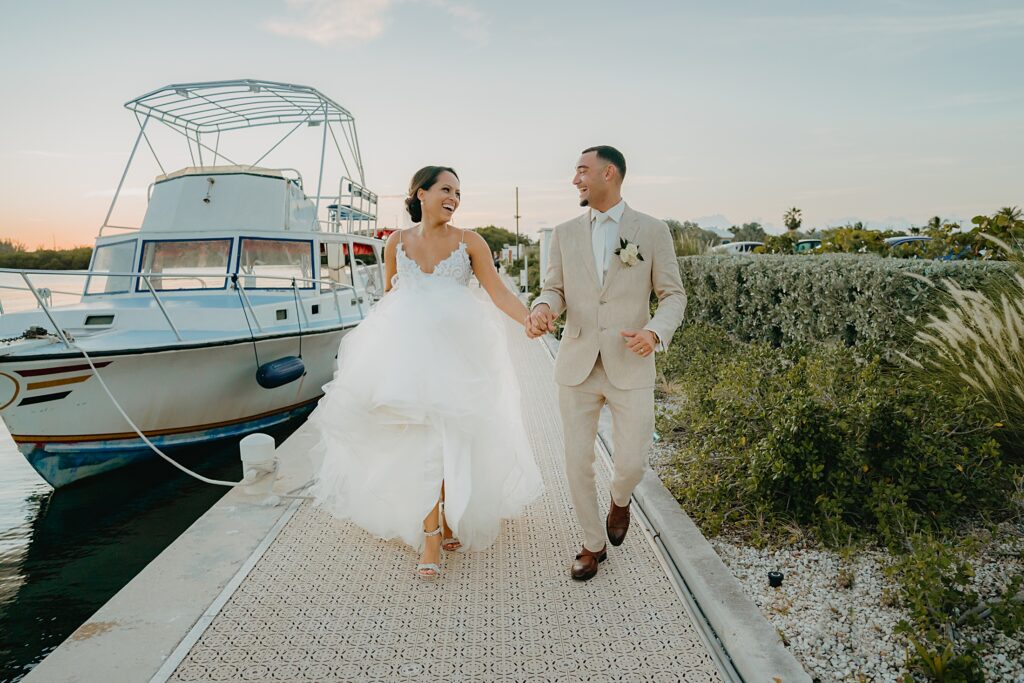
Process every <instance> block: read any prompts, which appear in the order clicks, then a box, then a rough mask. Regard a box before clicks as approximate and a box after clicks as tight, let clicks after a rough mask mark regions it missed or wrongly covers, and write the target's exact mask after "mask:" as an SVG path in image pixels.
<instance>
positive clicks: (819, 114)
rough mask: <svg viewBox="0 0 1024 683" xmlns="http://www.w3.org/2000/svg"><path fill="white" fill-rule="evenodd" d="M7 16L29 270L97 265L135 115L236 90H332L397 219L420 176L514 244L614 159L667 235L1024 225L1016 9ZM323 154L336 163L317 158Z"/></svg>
mask: <svg viewBox="0 0 1024 683" xmlns="http://www.w3.org/2000/svg"><path fill="white" fill-rule="evenodd" d="M0 12H2V20H0V70H2V74H3V82H4V96H3V107H2V109H0V111H2V117H3V118H2V124H3V125H2V126H0V169H2V170H0V174H2V175H0V180H2V182H0V238H5V237H8V238H13V239H16V240H18V241H21V242H23V243H25V244H26V245H27V246H28V247H29V248H30V249H32V248H35V247H37V246H43V245H45V246H51V245H52V244H56V245H58V246H70V245H74V244H90V243H91V242H92V239H93V237H94V236H95V234H96V231H97V228H98V226H99V225H100V223H101V222H102V220H103V217H104V215H105V213H106V209H107V203H108V202H109V198H110V196H111V193H112V192H113V189H114V187H115V186H116V184H117V181H118V178H119V176H120V173H121V170H122V168H123V164H124V162H125V161H126V160H127V156H128V153H129V151H130V146H131V143H132V142H133V140H134V136H135V133H136V131H137V126H136V123H135V120H134V117H133V116H132V115H131V114H130V113H129V112H128V111H126V110H125V109H124V108H123V106H122V105H123V104H124V102H126V101H128V100H130V99H132V98H134V97H136V96H138V95H141V94H143V93H145V92H148V91H150V90H153V89H155V88H158V87H161V86H163V85H167V84H170V83H177V82H190V81H205V80H218V79H230V78H258V79H267V80H276V81H285V82H293V83H301V84H305V85H311V86H313V87H316V88H318V89H320V90H321V91H323V92H324V93H325V94H327V95H328V96H330V97H332V98H333V99H335V100H336V101H337V102H339V103H340V104H341V105H342V106H344V107H346V108H348V109H349V110H350V111H351V112H352V113H353V114H354V115H355V117H356V124H357V128H358V130H359V138H360V143H361V147H362V152H363V157H364V161H365V165H366V175H367V185H368V186H369V187H370V188H371V189H373V190H375V191H377V192H378V193H380V194H381V195H402V194H404V192H405V191H406V189H407V183H408V181H409V178H410V176H411V175H412V173H413V172H414V171H415V170H416V169H417V168H419V167H420V166H423V165H426V164H445V165H451V166H454V167H455V168H456V169H457V170H458V171H459V174H460V175H461V177H462V190H463V204H462V207H461V208H460V210H459V212H458V213H457V214H456V216H455V223H456V224H457V225H460V226H463V227H474V226H478V225H486V224H492V223H493V224H496V225H501V226H504V227H508V228H513V227H514V221H513V218H512V217H513V214H514V191H515V187H516V186H517V185H518V186H519V188H520V202H521V206H520V213H521V215H522V216H523V218H522V222H521V226H522V229H523V230H524V231H525V232H528V233H530V232H535V231H536V230H537V229H539V228H541V227H545V226H552V225H555V224H557V223H559V222H561V221H563V220H566V219H568V218H570V217H572V216H574V215H577V214H578V213H579V211H580V209H579V207H578V206H577V203H576V201H575V197H576V193H575V191H574V189H573V188H572V186H571V185H570V180H571V178H572V173H573V165H574V162H575V161H576V158H577V156H578V154H579V152H580V150H581V149H583V148H584V147H587V146H590V145H594V144H612V145H615V146H616V147H619V148H620V149H621V150H622V151H623V152H624V153H625V155H626V158H627V161H628V164H629V174H628V176H627V179H626V187H625V191H624V195H625V197H626V200H627V201H628V202H629V203H630V204H631V205H632V206H633V207H635V208H637V209H639V210H641V211H644V212H646V213H650V214H653V215H656V216H658V217H662V218H669V217H671V218H677V219H679V220H698V221H702V222H703V223H706V224H716V223H717V224H725V223H733V224H739V223H742V222H746V221H751V220H758V221H761V222H763V223H766V224H769V225H770V226H780V227H781V225H782V214H783V212H784V211H785V210H786V209H787V208H788V207H790V206H798V207H800V208H802V209H803V214H804V225H805V227H812V226H816V227H824V226H827V225H835V224H841V223H844V222H846V221H848V220H857V219H860V220H864V221H870V222H872V223H873V224H874V223H877V224H884V223H895V224H896V225H897V226H898V227H899V226H900V225H902V224H905V223H908V222H909V223H915V224H923V223H924V222H925V221H927V219H928V218H929V217H931V216H933V215H940V216H943V217H946V218H954V219H957V218H959V219H966V220H969V219H970V217H971V216H973V215H975V214H978V213H991V212H993V211H995V210H997V209H998V208H999V207H1000V206H1005V205H1024V183H1022V179H1024V69H1022V68H1021V65H1022V64H1024V5H1022V4H1021V3H1020V2H1019V1H1016V0H1007V1H1003V2H999V1H989V0H979V1H978V2H972V3H963V2H950V1H945V0H891V1H879V0H866V1H865V2H860V3H849V2H818V3H804V2H789V1H786V0H782V1H780V2H774V3H764V2H754V1H748V2H723V3H714V4H712V3H707V2H682V1H680V2H642V1H638V2H634V3H624V2H575V1H573V2H541V1H539V0H537V1H534V0H526V1H523V2H514V3H512V2H484V1H480V0H253V1H247V2H241V1H224V2H215V3H211V2H197V1H193V0H182V1H180V2H175V3H140V2H104V1H98V2H92V3H84V2H47V1H42V2H32V3H26V2H13V1H5V2H0ZM314 130H315V129H314ZM305 144H306V145H307V147H308V150H312V151H315V150H316V149H317V147H318V140H317V139H316V136H315V134H314V135H313V136H312V137H309V138H308V139H306V141H305ZM181 147H182V149H184V147H183V145H182V146H181ZM296 149H298V148H296ZM251 151H252V153H253V154H258V153H259V152H261V151H262V150H259V149H255V148H254V149H252V150H251ZM295 154H296V155H295V156H294V157H288V158H278V159H275V161H277V162H279V163H280V165H282V166H296V165H297V166H299V167H300V169H301V170H302V171H303V173H304V175H305V176H306V177H307V179H308V178H312V177H315V174H316V168H315V166H313V167H310V165H309V164H310V163H312V162H311V159H312V156H310V157H309V158H308V159H307V158H306V155H305V153H302V154H300V153H298V152H296V153H295ZM171 156H172V157H173V156H174V155H171ZM146 161H147V163H145V164H141V165H140V168H139V173H138V174H137V175H136V176H133V177H131V178H129V180H128V181H127V183H126V190H127V193H128V195H129V196H128V199H129V201H128V203H127V204H126V207H127V210H128V213H129V214H131V213H132V212H135V216H134V218H133V217H132V216H131V215H128V216H126V217H125V218H124V220H125V221H131V220H134V221H135V222H138V220H139V219H140V218H141V211H142V210H143V209H144V204H145V197H144V195H145V188H146V186H147V185H148V184H149V183H150V182H152V179H153V177H154V176H155V175H156V173H157V172H158V169H157V168H156V167H155V166H153V165H152V164H150V163H148V159H147V160H146ZM147 164H148V165H147ZM180 165H185V164H184V162H182V163H181V164H180ZM168 170H170V169H168ZM308 186H309V181H308V180H307V187H308ZM400 208H401V207H400V201H399V199H397V198H387V199H385V200H384V202H383V204H382V206H381V210H380V220H381V223H382V224H384V225H388V226H390V225H393V224H394V223H395V222H396V220H397V221H399V222H402V221H403V217H402V215H401V211H400Z"/></svg>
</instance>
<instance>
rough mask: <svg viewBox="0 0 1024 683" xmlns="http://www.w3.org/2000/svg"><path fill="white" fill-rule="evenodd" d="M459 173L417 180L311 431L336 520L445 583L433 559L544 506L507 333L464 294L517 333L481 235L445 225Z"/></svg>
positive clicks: (456, 196)
mask: <svg viewBox="0 0 1024 683" xmlns="http://www.w3.org/2000/svg"><path fill="white" fill-rule="evenodd" d="M460 200H461V193H460V190H459V178H458V176H457V175H456V174H455V171H454V170H452V169H450V168H447V167H442V166H427V167H425V168H422V169H420V170H419V171H417V172H416V175H414V176H413V179H412V183H411V184H410V188H409V197H408V198H407V199H406V200H405V203H406V209H407V210H408V212H409V214H410V215H411V216H412V219H413V221H415V222H418V225H416V226H415V227H413V228H410V229H408V230H401V231H397V232H395V233H394V234H392V235H391V237H390V238H389V239H388V241H387V244H386V245H385V247H384V262H385V274H386V277H385V283H386V288H385V291H386V294H385V296H384V298H383V299H382V300H381V301H380V302H379V303H378V304H377V305H376V306H375V307H374V309H373V310H372V311H371V312H370V314H369V315H368V316H367V317H366V319H365V320H363V321H362V322H361V323H360V324H359V326H358V327H357V328H356V329H355V330H353V331H352V332H350V333H349V334H347V335H346V336H345V337H344V338H343V340H342V342H341V347H340V348H339V351H338V363H337V369H336V371H335V373H334V379H333V380H332V381H331V382H330V383H329V384H327V385H326V386H325V387H324V397H323V398H322V399H321V400H320V403H319V405H318V406H317V408H316V410H315V411H313V413H312V414H311V415H310V417H309V421H310V422H311V423H312V425H313V426H314V427H315V429H316V431H317V432H318V435H319V444H318V446H317V448H318V449H319V450H320V452H321V453H322V454H323V464H322V465H321V467H320V471H319V474H318V477H317V480H316V482H315V484H314V485H313V489H312V492H313V496H314V498H315V499H316V501H317V503H318V504H320V505H322V506H324V508H325V509H327V510H328V511H329V512H331V514H333V515H335V516H336V517H339V518H341V519H348V520H351V521H352V522H354V523H355V524H357V525H359V526H361V527H362V528H364V529H366V530H367V531H369V532H370V533H372V534H375V535H377V536H380V537H383V538H388V539H391V538H399V539H401V540H403V541H404V542H406V543H408V544H409V545H410V546H412V547H414V548H416V549H417V550H419V551H420V553H421V554H420V562H419V564H418V565H417V569H416V572H417V574H418V575H419V576H420V577H422V578H436V577H437V576H439V575H440V573H441V548H442V546H443V547H444V549H445V550H449V551H452V550H457V549H460V548H461V549H464V550H467V551H473V550H481V549H484V548H486V547H488V546H490V545H491V543H493V542H494V540H495V538H496V537H497V535H498V532H499V530H500V526H501V520H502V519H506V518H510V517H515V516H516V515H518V514H519V512H520V511H521V510H522V508H523V507H524V506H525V505H527V504H529V503H530V502H532V501H533V500H534V499H536V498H537V497H538V496H539V495H540V492H541V486H542V484H541V477H540V472H539V470H538V469H537V465H536V463H535V462H534V459H533V455H532V453H531V451H530V446H529V444H528V442H527V439H526V432H525V428H524V427H523V421H522V414H521V409H520V405H519V387H518V384H517V381H516V377H515V375H514V374H513V372H512V369H511V367H510V363H509V356H508V349H507V346H506V341H505V330H504V329H503V327H504V323H503V322H502V320H501V316H500V315H499V314H498V313H497V311H496V310H495V308H494V307H492V306H490V305H489V304H487V303H486V302H485V301H483V300H482V299H481V298H479V297H478V296H477V294H476V293H475V292H474V290H473V289H470V288H469V287H468V285H469V280H470V277H471V276H472V275H475V276H476V278H477V280H478V281H479V282H480V286H481V287H482V288H483V290H484V291H485V292H486V293H487V295H488V296H489V297H490V299H491V301H492V302H493V303H494V306H496V307H497V309H500V310H501V311H502V312H504V313H505V314H506V315H508V316H509V317H510V318H512V319H513V320H515V321H516V322H518V323H520V324H524V323H525V321H526V319H527V317H528V315H529V311H528V310H527V309H526V307H525V306H524V305H523V304H522V302H520V301H519V299H518V298H517V297H516V296H515V294H513V293H512V291H511V290H509V289H508V288H507V287H506V286H505V285H504V283H503V282H502V281H501V278H500V277H499V276H498V273H497V271H496V270H495V269H494V264H493V262H492V259H491V251H490V248H489V247H488V245H487V242H486V241H484V239H483V238H482V237H481V236H480V235H479V234H477V233H475V232H473V231H470V230H460V229H458V228H456V227H454V226H452V225H450V224H449V222H448V221H449V220H451V217H452V214H454V213H455V210H456V209H457V208H458V207H459V202H460Z"/></svg>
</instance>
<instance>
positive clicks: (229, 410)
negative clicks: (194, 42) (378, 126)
mask: <svg viewBox="0 0 1024 683" xmlns="http://www.w3.org/2000/svg"><path fill="white" fill-rule="evenodd" d="M125 106H126V107H127V108H128V109H130V110H131V111H133V112H134V113H135V115H136V119H137V120H138V122H139V126H140V128H139V134H138V137H137V138H136V140H135V145H134V147H133V149H132V153H131V155H130V157H129V160H128V164H127V166H126V167H125V171H124V174H123V175H122V177H121V182H120V183H119V184H118V188H117V191H116V192H115V195H114V199H113V201H112V203H111V206H110V210H109V211H108V212H107V217H106V219H105V220H104V222H103V225H102V227H101V228H100V232H99V236H98V237H97V239H96V242H95V249H94V251H93V254H92V260H91V263H90V266H89V269H88V270H87V271H70V272H69V271H22V270H9V269H6V270H0V302H3V301H4V299H5V298H9V297H11V296H15V295H17V294H20V295H21V296H22V298H23V299H24V298H26V297H27V298H28V301H29V302H30V307H29V308H28V309H27V310H21V311H17V310H12V307H11V306H10V305H8V306H7V307H6V310H5V311H4V313H3V315H0V418H2V419H3V420H4V422H5V423H6V425H7V427H8V429H9V430H10V432H11V434H12V436H13V437H14V441H15V442H16V443H17V445H18V447H19V448H20V450H21V451H22V453H24V455H25V457H26V458H27V459H28V461H29V463H30V464H31V465H32V466H33V467H34V468H35V469H36V471H37V472H39V474H40V475H42V477H43V478H44V479H46V481H48V482H49V483H50V484H51V485H53V486H54V487H60V486H65V485H67V484H70V483H72V482H75V481H78V480H80V479H82V478H85V477H90V476H94V475H97V474H100V473H102V472H107V471H110V470H112V469H115V468H119V467H123V466H125V465H128V464H130V463H133V462H136V461H139V460H142V459H145V458H149V457H153V453H152V451H151V450H150V448H149V447H148V446H146V445H145V443H144V442H143V440H142V439H141V438H140V437H139V435H138V433H137V432H136V431H135V427H134V426H133V425H132V424H131V423H134V425H135V426H137V427H138V428H139V429H140V430H141V431H142V432H143V433H144V434H145V435H146V436H147V437H148V438H149V439H150V440H151V441H152V442H153V443H154V444H155V445H157V446H158V447H160V448H161V449H163V450H171V451H173V450H174V449H175V448H181V447H185V446H191V445H196V444H199V443H204V442H209V441H212V440H217V439H232V438H235V439H237V438H238V437H240V436H242V435H245V434H248V433H250V432H253V431H257V430H262V429H265V428H267V427H269V426H271V425H275V424H279V423H282V422H285V421H288V420H291V419H294V418H300V417H302V416H304V415H305V414H307V413H308V412H309V411H310V410H312V408H313V407H314V406H315V404H316V402H317V400H318V399H319V397H320V396H321V393H322V392H321V387H322V385H324V384H325V383H326V382H328V381H329V380H330V378H331V375H332V372H333V368H334V363H335V358H336V354H337V352H338V346H339V342H340V340H341V338H342V336H343V335H344V334H345V333H346V332H347V331H349V330H351V329H352V328H353V327H354V326H356V325H357V324H358V323H359V322H360V321H361V320H362V319H363V317H364V315H365V314H366V313H367V311H368V309H369V307H370V306H372V305H373V303H374V302H375V301H376V300H377V299H379V297H380V296H381V295H382V293H383V287H382V286H381V285H382V280H383V270H382V265H381V264H382V251H381V250H382V245H383V242H382V241H381V238H382V237H383V235H382V233H381V232H380V231H378V229H377V222H376V205H377V196H376V195H375V194H374V193H372V192H370V191H369V190H367V189H366V188H365V187H364V178H363V165H362V160H361V157H360V153H359V146H358V138H357V137H356V135H355V121H354V119H353V117H352V115H351V114H350V113H349V112H348V111H346V110H345V109H344V108H342V107H341V106H339V105H338V104H336V103H335V102H334V101H332V100H331V99H329V98H328V97H326V96H324V95H323V94H321V93H320V92H319V91H317V90H315V89H313V88H310V87H306V86H299V85H292V84H286V83H274V82H268V81H256V80H239V81H218V82H207V83H187V84H177V85H170V86H167V87H165V88H160V89H159V90H155V91H153V92H151V93H148V94H146V95H143V96H142V97H139V98H136V99H134V100H132V101H130V102H128V103H127V104H126V105H125ZM147 124H149V125H150V129H151V130H152V128H153V127H154V126H155V125H156V124H163V125H164V126H166V127H167V128H169V129H170V130H172V131H174V132H176V133H180V134H181V135H182V136H184V138H185V140H186V142H187V144H188V148H189V154H190V155H191V158H192V159H195V162H194V163H193V164H192V165H189V166H187V167H185V168H180V169H178V170H174V171H172V172H164V173H161V174H160V175H159V176H158V177H157V178H156V180H155V181H154V182H153V183H152V184H151V185H150V187H149V192H148V204H147V206H146V209H145V216H144V218H143V220H142V223H141V225H140V226H138V227H129V226H116V225H112V224H111V223H110V219H111V215H112V213H113V211H114V207H115V205H116V204H117V202H118V198H119V196H120V195H121V192H122V187H123V185H124V182H125V177H126V176H127V175H128V170H129V168H130V167H131V166H132V162H133V159H135V156H136V153H137V152H138V151H139V150H140V143H142V142H144V143H145V146H146V147H148V148H149V149H150V150H151V151H153V155H154V158H156V160H157V163H158V164H159V163H160V158H159V157H158V156H157V155H156V151H155V150H154V149H153V145H152V142H151V137H152V136H151V135H149V134H147ZM268 125H276V126H282V127H284V128H285V129H287V134H286V135H285V136H284V138H282V140H284V139H286V138H288V137H289V136H291V135H292V134H293V133H295V132H296V131H298V130H305V129H308V128H317V130H316V131H315V132H316V133H317V135H316V137H317V138H318V139H317V143H318V146H319V148H320V155H319V156H320V168H319V178H318V181H317V189H316V194H313V195H307V194H306V193H305V189H304V182H303V178H302V176H301V175H300V174H299V172H298V171H295V170H291V169H281V168H267V167H264V166H261V165H259V164H260V161H261V160H262V159H263V158H264V157H265V156H266V154H264V155H263V157H260V158H259V160H257V161H256V162H254V163H252V164H244V163H240V162H238V161H236V160H233V159H229V158H227V157H226V156H225V153H224V151H222V147H221V145H220V137H221V134H222V133H229V132H233V131H238V130H241V129H250V128H255V127H261V126H268ZM162 130H163V129H162ZM214 137H215V139H216V141H215V142H214V141H213V140H211V138H214ZM329 139H330V140H332V141H333V143H334V145H333V147H334V148H335V149H336V150H337V154H338V157H340V159H341V162H342V163H343V164H344V168H346V169H351V170H352V173H351V174H349V173H346V174H344V175H341V177H340V178H339V180H338V183H337V185H336V187H337V188H338V190H337V192H336V193H335V192H332V193H330V194H324V193H323V192H322V185H323V176H324V168H325V159H326V155H327V152H328V149H329V147H328V144H327V143H328V140H329ZM339 139H340V140H342V141H343V142H344V143H345V145H344V146H345V147H347V152H346V153H343V152H342V147H343V145H342V144H340V143H339ZM211 144H212V145H213V146H211ZM278 144H280V142H278V143H277V144H275V145H274V147H273V148H276V147H277V145H278ZM273 148H271V149H273ZM332 154H333V150H332ZM333 161H336V159H335V160H333ZM160 167H161V169H163V165H162V164H161V165H160ZM347 175H355V176H356V177H355V178H354V179H353V178H349V177H346V176H347ZM331 187H332V189H333V187H335V186H334V185H333V184H332V185H331ZM18 290H20V292H19V291H18ZM85 354H88V357H89V359H91V360H92V364H90V363H89V362H88V360H87V359H86V356H85ZM97 374H98V375H99V376H100V377H97ZM100 378H102V380H103V382H105V384H106V385H107V387H108V388H109V392H110V395H108V393H107V391H106V390H104V388H103V386H102V385H101V383H100V381H99V379H100ZM111 395H112V396H113V399H114V400H116V402H117V403H118V404H120V406H121V407H123V409H124V410H125V411H126V413H127V414H128V416H129V418H130V420H131V423H130V422H128V421H126V420H125V419H124V417H123V416H122V415H121V413H120V412H119V411H118V410H117V406H115V404H114V401H113V400H112V399H111Z"/></svg>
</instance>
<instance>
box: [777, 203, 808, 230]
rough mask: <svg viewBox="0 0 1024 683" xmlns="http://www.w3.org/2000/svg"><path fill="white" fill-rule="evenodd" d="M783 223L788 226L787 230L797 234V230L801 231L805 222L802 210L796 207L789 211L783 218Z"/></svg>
mask: <svg viewBox="0 0 1024 683" xmlns="http://www.w3.org/2000/svg"><path fill="white" fill-rule="evenodd" d="M782 222H783V223H785V224H786V229H787V230H789V231H790V232H796V231H797V230H799V229H800V226H801V225H802V224H803V222H804V220H803V218H802V217H801V211H800V209H798V208H796V207H795V206H794V207H793V208H792V209H790V210H789V211H787V212H786V213H785V214H784V215H783V216H782Z"/></svg>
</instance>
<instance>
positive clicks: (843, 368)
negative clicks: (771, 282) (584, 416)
mask: <svg viewBox="0 0 1024 683" xmlns="http://www.w3.org/2000/svg"><path fill="white" fill-rule="evenodd" d="M658 363H659V366H660V369H661V371H662V372H663V374H664V376H665V377H666V378H667V379H669V380H671V383H673V384H674V386H675V387H676V389H677V392H678V395H679V400H678V402H677V404H676V405H675V407H674V408H673V409H671V410H669V411H667V412H665V413H663V414H661V415H660V416H659V418H658V431H659V433H660V434H661V435H662V436H663V437H664V438H665V439H666V440H668V441H669V442H670V443H672V444H673V445H675V446H676V456H675V461H674V469H675V474H674V476H671V477H668V478H667V481H666V484H667V485H668V486H669V488H670V489H671V490H672V491H673V493H674V494H675V495H676V497H677V498H678V499H679V500H680V502H681V503H682V505H683V507H684V509H686V510H687V511H688V512H689V513H690V514H692V515H693V516H694V517H695V518H696V520H697V521H698V522H699V523H701V524H702V525H703V526H704V527H705V528H706V529H708V530H709V531H710V532H712V533H716V532H717V531H719V530H721V529H722V528H723V527H730V528H734V529H739V530H745V531H748V532H754V533H758V532H762V531H769V532H770V531H772V530H781V529H783V528H784V527H785V525H786V524H788V523H790V522H795V523H797V524H800V525H803V526H807V527H810V528H813V529H817V530H818V531H819V532H820V534H821V536H822V538H823V540H825V541H826V542H828V543H832V544H839V543H842V542H844V541H846V540H848V539H850V538H862V537H866V538H871V539H877V540H879V541H881V542H883V543H886V544H889V545H898V544H899V543H900V542H901V539H903V538H905V537H906V536H907V534H908V533H909V532H910V531H911V530H914V529H919V528H924V529H946V528H951V527H953V526H954V525H955V524H956V523H957V522H958V521H959V520H961V519H963V518H966V517H970V516H972V515H977V514H980V513H985V514H992V515H998V514H1008V511H1007V508H1008V507H1009V503H1008V501H1009V500H1010V488H1011V487H1012V483H1011V479H1012V477H1011V475H1010V473H1009V472H1007V468H1006V466H1005V465H1004V463H1003V460H1002V456H1001V450H1000V447H999V445H998V443H997V442H996V441H995V440H994V439H993V436H992V435H993V431H994V428H993V427H992V425H991V423H990V422H988V421H987V420H985V418H984V416H983V415H981V414H980V413H979V411H978V406H977V399H975V398H973V397H972V396H970V395H968V394H967V393H966V392H958V393H951V392H949V391H948V390H941V387H938V386H934V385H928V384H926V383H923V382H921V381H919V380H917V379H914V380H913V381H910V380H909V379H908V376H907V375H906V374H905V373H902V372H899V371H894V370H893V369H892V368H891V367H889V366H887V365H886V364H884V363H883V362H882V361H881V360H880V359H879V358H878V357H875V358H872V359H868V360H864V359H861V358H859V357H858V356H857V355H855V354H854V353H853V351H852V350H851V349H848V348H845V347H844V346H842V345H840V344H820V345H817V346H814V347H805V348H803V349H801V352H797V353H794V352H793V351H792V350H790V349H776V348H773V347H772V346H771V345H769V344H766V343H763V342H759V343H752V344H741V343H738V342H735V341H732V340H729V339H728V338H724V333H723V332H722V331H721V330H715V329H714V328H710V327H709V326H706V325H692V326H690V327H689V328H688V329H686V330H685V331H684V332H683V334H682V335H681V338H680V339H679V340H677V341H676V342H674V343H673V345H672V346H671V347H670V350H669V351H668V352H667V353H666V354H663V355H661V356H660V357H659V358H658Z"/></svg>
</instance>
